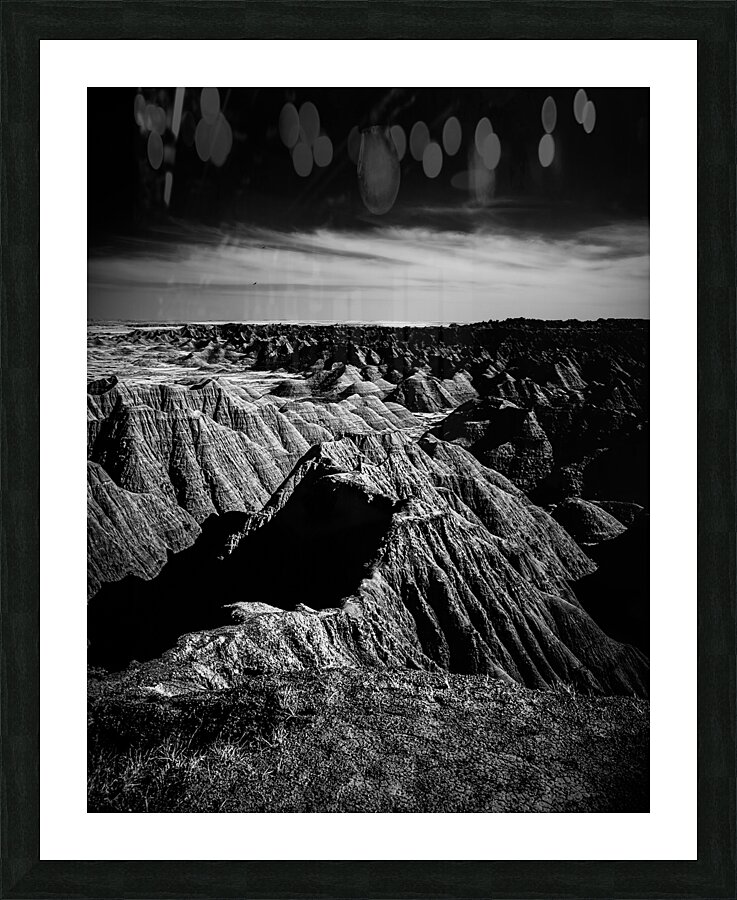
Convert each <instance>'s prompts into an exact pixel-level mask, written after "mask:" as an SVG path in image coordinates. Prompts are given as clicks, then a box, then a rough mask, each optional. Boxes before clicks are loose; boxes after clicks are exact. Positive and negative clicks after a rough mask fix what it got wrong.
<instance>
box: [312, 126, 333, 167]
mask: <svg viewBox="0 0 737 900" xmlns="http://www.w3.org/2000/svg"><path fill="white" fill-rule="evenodd" d="M312 153H313V155H314V157H315V165H316V166H320V168H321V169H324V168H325V166H329V165H330V163H331V162H332V161H333V142H332V141H331V140H330V138H329V137H328V136H327V135H326V134H321V135H320V137H319V138H318V139H317V140H316V141H315V145H314V147H313V148H312Z"/></svg>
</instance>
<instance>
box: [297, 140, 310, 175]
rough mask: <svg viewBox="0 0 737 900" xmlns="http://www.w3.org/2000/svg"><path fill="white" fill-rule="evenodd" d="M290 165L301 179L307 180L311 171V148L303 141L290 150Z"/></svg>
mask: <svg viewBox="0 0 737 900" xmlns="http://www.w3.org/2000/svg"><path fill="white" fill-rule="evenodd" d="M292 164H293V165H294V171H295V172H296V173H297V174H298V175H299V176H300V177H301V178H307V176H308V175H309V174H310V172H311V171H312V148H311V147H310V145H309V144H307V143H305V142H304V141H299V142H298V143H297V144H296V146H295V148H294V150H292Z"/></svg>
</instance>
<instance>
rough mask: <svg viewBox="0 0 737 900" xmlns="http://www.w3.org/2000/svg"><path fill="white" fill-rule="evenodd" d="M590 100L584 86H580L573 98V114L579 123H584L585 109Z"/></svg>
mask: <svg viewBox="0 0 737 900" xmlns="http://www.w3.org/2000/svg"><path fill="white" fill-rule="evenodd" d="M588 100H589V98H588V97H587V96H586V91H585V90H584V89H583V88H579V89H578V90H577V91H576V96H575V97H574V98H573V115H574V117H575V119H576V121H577V122H578V124H579V125H583V110H584V107H585V106H586V104H587V103H588Z"/></svg>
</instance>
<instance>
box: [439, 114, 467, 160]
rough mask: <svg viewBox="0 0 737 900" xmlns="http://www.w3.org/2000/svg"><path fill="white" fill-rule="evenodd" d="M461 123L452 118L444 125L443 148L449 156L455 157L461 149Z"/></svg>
mask: <svg viewBox="0 0 737 900" xmlns="http://www.w3.org/2000/svg"><path fill="white" fill-rule="evenodd" d="M461 137H462V133H461V123H460V122H459V121H458V119H457V118H456V117H455V116H451V117H450V118H449V119H448V120H447V121H446V123H445V125H443V147H445V152H446V153H447V154H448V156H455V155H456V153H458V151H459V150H460V149H461Z"/></svg>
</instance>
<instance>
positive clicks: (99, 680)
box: [79, 85, 656, 813]
mask: <svg viewBox="0 0 737 900" xmlns="http://www.w3.org/2000/svg"><path fill="white" fill-rule="evenodd" d="M87 104H88V111H87V239H88V240H87V642H86V644H87V702H88V710H87V711H88V719H87V722H88V726H87V729H88V731H87V776H88V782H87V809H88V811H89V812H95V813H98V812H99V813H102V812H105V813H116V812H119V813H147V812H150V813H162V812H164V813H172V812H177V813H218V812H223V813H327V812H330V813H341V812H344V813H356V812H358V813H391V812H397V813H520V812H526V813H547V812H551V813H586V812H591V813H602V812H604V813H620V812H621V813H628V812H648V811H649V809H650V769H649V760H650V740H649V735H650V710H649V702H648V697H649V684H650V677H649V651H650V627H649V626H650V546H649V542H650V520H649V513H650V507H649V499H650V433H649V398H650V367H649V351H650V329H649V313H650V221H649V217H650V95H649V90H648V88H645V87H643V88H632V87H628V88H612V87H600V88H597V87H596V86H589V85H583V86H579V85H574V86H567V87H556V86H554V85H552V86H541V87H537V88H530V87H525V88H510V87H499V88H495V87H488V88H482V87H469V88H463V89H459V88H428V87H418V88H412V87H402V88H399V87H398V88H364V87H362V88H337V87H334V88H326V87H322V88H309V87H294V88H281V87H280V88H276V87H273V88H246V87H210V86H205V87H187V88H182V87H177V88H175V87H136V86H133V87H130V88H120V87H115V88H113V87H105V88H103V87H101V88H89V89H88V91H87ZM79 331H80V333H81V325H80V329H79ZM80 465H81V462H80ZM80 495H81V491H80ZM81 589H82V588H81V586H80V590H81ZM655 631H656V629H655V627H654V632H655ZM81 752H83V751H81Z"/></svg>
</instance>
